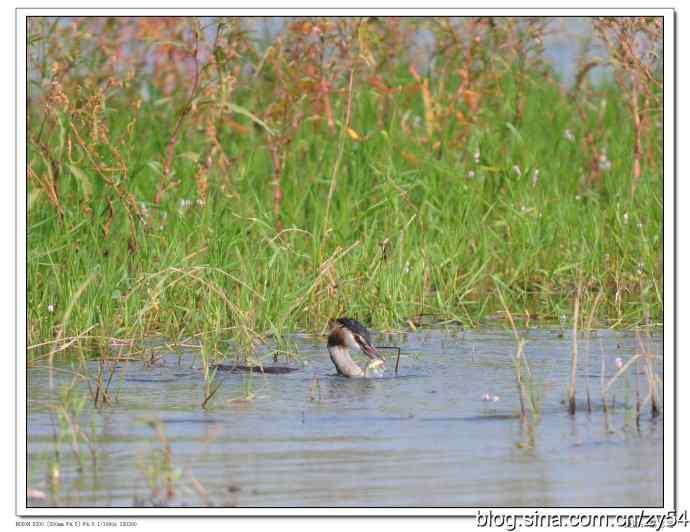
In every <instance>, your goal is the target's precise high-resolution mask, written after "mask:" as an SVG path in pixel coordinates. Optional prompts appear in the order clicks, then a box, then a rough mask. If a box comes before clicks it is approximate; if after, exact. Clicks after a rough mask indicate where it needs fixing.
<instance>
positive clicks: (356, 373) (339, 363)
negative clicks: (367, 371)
mask: <svg viewBox="0 0 690 532" xmlns="http://www.w3.org/2000/svg"><path fill="white" fill-rule="evenodd" d="M328 353H329V354H330V356H331V360H332V361H333V364H335V367H336V369H337V370H338V373H340V374H341V375H345V376H346V377H363V376H364V372H363V371H362V368H360V367H359V366H358V365H357V364H356V363H355V361H354V360H352V357H351V356H350V351H349V350H348V348H347V347H343V346H341V345H329V346H328Z"/></svg>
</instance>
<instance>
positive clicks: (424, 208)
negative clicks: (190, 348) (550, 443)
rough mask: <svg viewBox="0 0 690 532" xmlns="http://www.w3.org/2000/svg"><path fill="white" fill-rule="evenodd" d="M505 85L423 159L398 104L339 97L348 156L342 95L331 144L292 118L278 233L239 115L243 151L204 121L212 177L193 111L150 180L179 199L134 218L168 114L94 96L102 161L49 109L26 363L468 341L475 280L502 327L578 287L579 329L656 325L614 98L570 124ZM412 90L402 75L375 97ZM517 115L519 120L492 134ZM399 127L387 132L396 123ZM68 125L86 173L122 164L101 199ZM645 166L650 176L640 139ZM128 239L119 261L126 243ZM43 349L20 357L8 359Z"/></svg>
mask: <svg viewBox="0 0 690 532" xmlns="http://www.w3.org/2000/svg"><path fill="white" fill-rule="evenodd" d="M511 76H512V74H511V73H510V72H508V73H504V74H503V78H502V86H501V90H500V91H499V92H495V93H494V94H492V95H487V96H486V97H485V98H484V99H483V100H482V105H481V108H480V109H479V110H478V111H477V113H476V115H475V116H473V117H472V122H471V123H470V124H469V125H468V126H467V129H466V130H465V131H464V132H463V133H462V135H459V133H458V130H457V128H459V127H460V126H459V125H457V124H455V125H453V124H454V122H453V121H446V122H441V121H440V120H439V122H438V124H437V125H436V126H435V127H436V129H435V131H434V137H433V140H434V141H435V142H438V143H440V144H439V146H440V149H438V148H434V147H433V145H432V144H433V142H431V141H429V142H424V141H423V140H422V139H423V137H424V136H425V118H424V117H425V114H424V105H423V100H422V96H421V95H420V94H419V93H416V94H414V95H412V96H410V95H409V94H402V93H401V94H396V95H393V96H391V97H390V98H388V99H387V107H386V109H385V110H384V111H383V112H381V111H380V107H381V105H382V103H381V102H382V97H381V95H379V94H377V93H376V92H375V91H374V90H373V89H372V88H371V87H369V86H368V85H367V84H365V83H358V84H356V86H355V89H354V91H353V94H352V121H351V124H352V128H353V129H354V130H355V131H356V132H357V133H358V134H359V136H360V137H361V139H360V140H359V141H355V140H353V139H352V138H351V137H350V136H348V135H345V134H344V133H343V129H342V121H343V118H344V116H345V109H346V98H345V97H342V98H340V99H337V98H334V100H333V115H334V117H335V119H336V120H337V123H336V124H335V128H334V131H330V130H329V128H328V127H326V126H325V124H324V123H323V120H322V121H320V122H319V121H310V120H303V121H302V122H301V123H300V124H299V127H298V128H297V129H296V131H295V132H294V133H293V135H292V138H291V140H290V141H289V143H288V144H287V145H286V146H287V147H286V148H285V152H284V157H283V161H282V162H283V166H282V177H281V185H282V203H281V219H282V224H283V227H284V232H283V233H282V234H280V235H277V234H276V229H275V224H274V215H273V211H272V209H273V187H272V178H273V166H272V160H271V156H270V153H269V150H268V148H267V146H266V134H265V132H264V130H263V129H262V128H261V127H260V126H256V125H253V123H252V120H251V119H250V118H248V117H247V116H244V115H239V114H235V115H233V120H235V121H236V122H238V123H240V124H241V125H243V126H245V127H246V128H247V132H246V133H239V132H237V131H234V130H232V129H230V128H227V127H225V126H224V121H223V120H220V119H218V120H216V122H215V123H216V124H217V125H220V129H218V130H217V136H216V138H217V140H218V143H219V145H220V146H221V147H222V152H223V154H224V155H225V157H227V158H228V160H229V161H230V162H229V164H227V165H225V166H224V167H223V166H221V165H220V164H218V162H217V161H218V158H219V152H218V151H216V152H213V151H211V148H210V141H209V135H208V133H207V130H206V129H205V127H206V126H207V125H208V122H205V117H206V116H213V113H212V111H210V110H206V111H204V110H203V109H202V110H200V111H199V110H197V111H195V112H198V113H199V115H198V116H197V115H192V117H191V118H190V119H189V120H187V121H186V122H185V124H184V125H183V127H182V128H181V132H180V135H179V138H178V141H177V144H176V146H175V152H174V153H175V155H174V158H173V159H172V166H171V169H172V171H171V177H172V178H173V179H176V180H178V181H179V183H178V185H177V186H175V187H172V188H170V189H168V190H167V191H166V192H165V193H164V194H163V196H162V200H161V203H160V204H159V205H158V206H156V205H155V204H154V197H155V194H156V191H157V188H158V186H159V183H160V181H161V172H162V164H163V160H164V158H165V150H166V146H167V143H168V141H169V138H170V135H171V129H172V127H173V125H174V124H175V121H176V117H177V114H176V113H177V111H178V109H179V107H176V106H175V105H170V104H166V103H160V102H159V101H158V100H159V96H160V95H156V94H155V93H154V94H152V97H151V99H150V100H149V101H143V102H142V103H141V106H140V108H139V109H138V110H137V111H135V110H134V109H135V106H134V104H133V102H134V101H135V99H136V96H137V93H136V91H133V90H132V89H122V90H119V89H117V90H116V89H113V91H112V94H111V95H109V96H108V97H107V98H105V99H104V102H105V103H104V105H103V107H102V109H101V110H100V112H99V114H98V115H97V116H98V120H97V122H98V123H100V124H102V125H103V127H105V130H106V131H107V137H108V138H109V139H110V142H111V143H110V145H108V144H107V143H106V142H104V140H103V139H102V138H101V139H97V140H96V141H89V140H88V138H89V134H90V133H89V132H90V131H91V126H93V123H94V122H96V121H94V120H92V119H91V118H88V117H85V116H84V115H83V114H78V113H74V112H72V113H69V112H67V111H64V110H62V111H61V110H53V111H52V113H53V115H51V116H54V117H56V118H55V126H54V127H52V128H51V129H50V131H49V132H47V133H46V134H44V136H43V139H42V141H43V142H44V143H45V144H46V145H47V146H48V150H49V151H50V152H51V153H53V154H54V157H55V160H56V161H57V164H58V166H59V168H60V177H59V180H58V193H59V197H60V202H61V206H62V209H63V213H64V214H63V218H62V219H61V218H60V215H59V214H58V210H57V209H56V208H55V207H54V205H52V204H51V202H50V201H49V198H48V195H47V194H46V192H45V190H44V189H43V188H41V187H40V186H38V185H37V181H35V180H32V179H30V180H29V187H28V195H29V198H28V205H29V207H28V235H27V245H28V260H27V275H28V298H27V305H28V317H27V319H28V343H29V345H38V344H43V343H44V342H51V341H53V340H54V339H56V338H57V339H60V338H72V337H75V336H78V335H80V334H84V335H85V336H86V337H88V338H89V342H87V344H88V345H90V346H91V347H94V346H97V347H100V348H101V349H102V350H106V349H107V344H108V339H109V338H113V337H116V338H135V339H136V338H143V337H146V336H149V335H153V334H162V335H165V336H168V337H171V338H180V337H183V336H187V335H195V334H198V335H201V338H202V339H203V341H204V342H208V343H209V345H210V346H211V347H212V349H211V351H209V352H216V353H217V352H220V351H222V349H223V348H222V342H223V340H224V339H227V338H228V337H235V338H236V339H238V340H239V341H241V342H242V343H243V344H242V345H244V346H249V345H250V343H251V341H252V339H253V338H255V337H256V336H263V335H266V334H274V335H276V336H278V337H282V336H284V335H286V334H288V333H289V332H291V331H296V330H307V331H315V332H318V331H322V330H323V329H324V327H325V325H326V323H327V321H328V319H329V318H334V317H337V316H339V315H343V314H347V315H352V316H356V317H357V318H359V319H361V320H363V321H364V322H366V323H368V324H370V325H371V326H372V327H374V328H386V327H394V326H405V325H406V324H407V323H408V320H411V319H414V317H416V316H418V315H420V314H431V315H435V316H437V317H438V318H439V319H445V318H454V319H458V320H460V321H461V322H462V323H463V324H466V325H468V326H476V325H478V324H479V323H480V322H481V320H482V319H484V318H486V317H487V316H489V315H492V314H495V313H496V312H497V311H501V310H502V308H501V304H500V301H499V300H498V298H497V294H496V286H497V284H499V285H500V287H501V290H502V291H503V295H504V297H505V298H506V302H507V305H508V306H509V307H510V309H511V311H512V312H513V313H514V315H515V316H516V318H519V317H521V316H525V315H526V314H527V313H529V314H530V316H531V319H532V320H533V321H534V320H544V321H556V322H557V321H558V320H559V317H560V316H561V315H564V314H565V315H568V316H569V315H570V314H571V313H572V302H573V298H574V295H575V293H576V286H577V284H578V282H580V281H581V282H583V283H584V286H585V290H584V294H583V301H582V307H583V314H584V315H586V314H587V313H588V309H589V305H591V303H592V302H593V300H594V297H595V296H596V294H597V293H598V292H599V290H602V291H603V292H604V297H603V299H602V302H601V305H600V306H599V309H598V312H597V318H598V320H599V323H601V324H603V325H605V326H609V325H610V326H634V325H636V324H640V323H642V322H643V318H644V316H645V309H646V311H648V315H649V316H650V318H651V320H652V322H659V321H660V320H661V319H662V312H663V293H662V268H661V264H662V263H661V256H662V182H663V177H662V175H661V174H660V172H656V173H654V171H652V170H649V168H648V166H643V173H642V177H641V179H640V184H639V186H638V189H637V191H636V193H635V196H634V198H632V199H631V195H630V181H631V170H630V169H631V167H632V162H633V149H632V147H633V145H634V131H633V128H632V121H631V119H630V111H629V108H628V107H627V104H626V102H625V99H624V98H625V97H624V95H623V94H621V92H620V90H619V88H618V86H616V85H614V84H613V83H611V84H609V85H606V84H605V85H603V86H601V87H599V88H598V89H597V90H596V91H593V92H592V94H593V96H592V97H591V98H590V99H588V100H585V101H584V103H582V102H580V105H582V107H583V108H584V109H585V113H584V117H583V116H582V115H581V114H579V113H578V107H577V106H576V105H575V101H574V100H573V99H571V98H569V97H568V96H567V94H566V93H564V92H563V91H561V90H560V89H559V88H558V86H557V85H556V84H554V83H552V82H551V80H549V79H544V78H542V77H540V76H537V75H535V76H527V78H526V80H525V81H524V82H523V83H522V86H521V87H518V84H517V83H516V82H515V79H514V78H513V77H511ZM413 81H414V80H413V79H412V76H411V75H410V74H408V73H407V72H406V71H402V72H400V73H396V74H395V76H394V78H391V79H389V80H388V82H389V83H390V84H393V83H394V82H399V83H406V84H410V83H413ZM433 81H434V80H433V79H432V94H436V93H435V92H434V90H435V89H434V87H435V86H434V84H433ZM265 83H268V82H265ZM257 84H258V82H257ZM451 88H452V87H451ZM259 89H260V87H259ZM259 89H257V92H256V93H253V92H252V87H251V86H250V85H248V86H246V87H244V88H241V89H238V90H237V92H236V93H235V94H234V95H233V98H234V100H233V101H234V102H236V103H237V104H238V105H240V106H242V107H243V108H245V109H249V110H252V109H253V110H254V111H253V112H257V113H258V109H260V108H261V107H260V106H261V102H262V98H264V97H265V95H263V94H262V93H261V92H260V90H259ZM95 90H96V89H95V88H94V87H90V88H89V87H87V88H85V89H84V92H85V93H88V92H89V91H91V93H94V91H95ZM261 90H263V89H261ZM447 90H448V91H449V92H451V91H450V88H449V89H447ZM518 91H519V92H518ZM65 92H66V93H67V94H68V97H69V98H77V95H76V94H71V93H69V91H68V89H67V88H66V89H65ZM517 98H522V100H523V101H524V109H523V113H522V117H521V119H520V120H519V122H517V123H513V122H515V105H514V102H515V101H517ZM604 100H605V101H606V105H605V108H603V107H602V104H601V102H602V101H604ZM29 107H30V109H29V114H30V126H29V129H30V131H33V132H36V131H37V130H38V128H39V127H40V125H41V120H42V118H43V116H44V115H43V114H42V113H43V110H42V109H41V108H40V106H38V105H35V106H33V107H32V106H31V105H30V106H29ZM602 109H603V111H602ZM204 112H207V113H208V115H204V114H203V113H204ZM406 114H407V115H408V120H407V121H406V124H407V126H406V127H407V128H409V130H408V131H406V130H405V128H404V127H402V126H401V123H402V122H403V117H404V116H405V115H406ZM379 115H381V117H382V118H380V119H379V120H377V116H379ZM94 116H96V115H94ZM414 117H419V119H417V122H418V123H419V125H418V126H417V127H415V124H414V122H415V118H414ZM216 118H218V117H216ZM90 120H92V121H90ZM652 120H656V119H655V118H652ZM70 122H72V123H73V124H75V127H76V129H77V130H79V131H80V132H81V134H82V137H83V138H84V139H86V142H87V144H89V145H90V146H92V147H93V150H94V152H95V153H97V154H98V156H99V157H100V163H101V164H102V165H103V166H104V167H107V168H120V167H121V166H124V167H125V168H126V169H127V172H126V177H125V176H123V174H122V172H119V171H113V172H112V173H110V174H109V175H110V176H111V178H113V179H114V180H115V185H114V186H110V185H109V184H108V183H107V182H105V181H104V179H103V178H102V177H100V176H99V174H98V172H97V171H96V170H95V169H94V165H93V164H91V163H90V162H89V159H88V157H87V156H86V152H85V150H83V149H79V147H78V143H77V141H76V138H75V136H74V135H73V134H72V133H71V132H70V131H71V130H70ZM443 124H450V125H449V126H448V127H445V126H443ZM381 126H382V127H381ZM442 126H443V127H442ZM128 127H131V130H129V132H128ZM595 128H598V131H599V137H598V138H599V139H600V144H599V146H600V147H602V146H603V147H605V149H606V155H607V157H608V159H609V160H610V162H611V166H610V169H608V170H607V171H604V172H602V174H601V176H600V177H599V180H598V181H597V182H594V183H588V182H587V181H586V176H587V169H588V168H589V166H590V157H591V154H589V153H586V152H585V150H584V146H585V144H584V142H583V138H584V136H585V135H587V133H588V132H590V131H591V130H593V129H595ZM566 130H570V131H571V132H572V134H573V135H574V137H575V141H574V142H572V141H569V140H568V139H567V138H566ZM660 133H661V132H660V131H657V134H658V138H659V139H660V138H661V135H660ZM458 138H460V139H462V142H458V141H457V139H458ZM342 139H344V142H343V144H342V147H343V148H342V149H343V151H342V157H341V159H340V164H339V165H338V166H337V168H336V171H335V178H336V189H335V194H334V195H333V198H332V203H331V205H330V208H329V211H328V213H327V212H326V210H327V203H328V201H327V198H328V194H329V187H330V185H331V176H332V175H333V173H334V167H336V162H337V161H338V158H339V149H340V146H341V141H342ZM68 142H71V150H72V153H71V154H69V153H68ZM114 148H116V149H117V152H118V154H119V155H116V153H115V149H114ZM477 153H478V154H479V157H478V160H477V162H475V154H477ZM70 157H71V159H70ZM118 157H119V159H118ZM206 157H211V158H212V159H213V163H212V164H211V165H210V166H208V167H204V172H205V173H204V177H205V179H206V180H207V183H208V188H207V190H206V194H207V196H206V203H205V205H203V206H200V205H198V204H197V199H198V198H199V197H200V195H199V187H198V183H197V180H196V179H195V176H196V175H197V174H198V172H199V171H200V170H199V168H200V166H199V164H198V161H199V160H201V161H203V160H204V159H205V158H206ZM653 157H654V158H655V160H656V161H660V160H661V146H660V141H659V145H655V146H653ZM29 161H30V163H31V165H32V168H33V170H34V172H35V173H36V174H37V175H42V174H46V172H48V169H49V164H47V162H46V159H45V157H43V156H42V153H41V150H39V149H37V147H36V145H35V144H33V143H30V144H29ZM659 165H660V163H659ZM518 168H519V172H518V171H517V169H518ZM537 170H538V178H537V179H536V180H535V179H533V178H534V173H535V171H537ZM117 187H119V190H122V191H124V193H125V194H126V195H131V199H132V201H135V202H136V203H137V204H138V205H140V207H141V206H142V205H143V206H145V209H142V211H141V216H136V215H134V216H133V218H132V220H130V219H129V218H128V215H127V209H126V204H127V201H128V200H127V197H129V196H123V198H125V199H121V198H120V197H119V196H118V194H117V193H116V192H115V191H116V188H117ZM108 201H111V202H112V205H113V210H112V219H111V214H110V209H109V208H108V203H107V202H108ZM187 202H190V203H191V204H190V205H189V206H187ZM130 212H134V211H133V210H132V209H131V208H130ZM106 230H107V236H106V235H105V233H106ZM133 237H134V238H135V240H136V250H135V251H131V250H130V248H129V246H128V244H130V243H131V242H132V238H133ZM640 264H642V265H643V268H642V272H641V273H640V272H638V269H639V267H640ZM49 305H54V311H53V312H50V311H49ZM51 308H52V307H51ZM68 308H69V309H70V311H69V313H68V314H69V315H68V316H65V313H66V310H68ZM94 342H95V344H94ZM54 345H59V344H48V345H47V347H45V346H44V347H42V348H36V349H32V350H31V351H30V352H29V359H30V360H31V359H32V357H38V356H42V355H43V354H45V353H46V352H47V351H49V350H50V347H51V346H54ZM65 352H67V353H69V350H67V351H65Z"/></svg>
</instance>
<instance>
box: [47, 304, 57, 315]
mask: <svg viewBox="0 0 690 532" xmlns="http://www.w3.org/2000/svg"><path fill="white" fill-rule="evenodd" d="M48 312H50V313H53V312H55V305H53V304H52V303H49V304H48Z"/></svg>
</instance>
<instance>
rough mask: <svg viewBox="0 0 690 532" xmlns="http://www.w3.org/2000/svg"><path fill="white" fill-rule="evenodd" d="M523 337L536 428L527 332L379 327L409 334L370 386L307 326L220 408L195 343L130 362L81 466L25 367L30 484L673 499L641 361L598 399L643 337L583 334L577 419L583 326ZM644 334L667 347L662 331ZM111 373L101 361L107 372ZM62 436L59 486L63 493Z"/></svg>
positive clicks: (249, 502) (226, 392) (111, 489)
mask: <svg viewBox="0 0 690 532" xmlns="http://www.w3.org/2000/svg"><path fill="white" fill-rule="evenodd" d="M526 337H527V339H528V343H527V346H526V355H527V359H528V361H529V364H530V370H531V372H532V379H533V388H534V389H535V390H536V391H537V392H538V393H539V394H540V395H541V398H540V400H539V407H540V412H541V415H540V419H539V421H538V422H537V423H534V424H525V423H523V422H521V420H520V416H519V412H520V402H519V397H518V393H517V386H516V381H515V370H514V366H513V362H512V356H513V354H514V353H515V341H514V339H513V336H512V333H511V332H509V331H504V330H470V331H462V330H460V329H455V330H429V331H417V332H414V333H406V334H396V335H385V336H384V335H376V334H375V335H374V340H375V341H376V342H377V343H378V344H379V345H381V344H386V345H391V344H397V345H400V346H401V347H402V348H403V357H402V358H401V362H400V371H399V374H398V375H397V376H395V375H394V374H393V371H392V370H393V367H394V365H395V360H394V355H393V354H390V355H389V356H390V357H391V358H389V361H388V363H387V369H386V372H385V373H384V375H383V377H382V378H375V379H366V380H364V379H360V380H350V379H345V378H342V377H338V376H336V375H335V374H334V369H333V367H332V365H331V362H330V360H329V358H328V356H327V354H326V352H325V348H324V343H325V342H324V339H323V338H319V337H308V336H299V337H296V338H295V342H296V345H297V348H298V350H299V361H298V362H293V363H294V364H296V365H300V366H302V368H303V369H301V370H300V371H297V372H295V373H291V374H288V375H264V376H262V375H246V374H239V375H238V374H223V375H220V374H219V375H218V376H217V382H218V381H220V380H222V381H223V385H222V387H221V388H220V389H219V391H218V392H217V394H216V395H215V396H214V397H213V399H212V401H211V402H210V405H209V408H208V410H204V409H202V408H201V406H200V405H201V403H202V402H203V400H204V393H205V388H204V379H203V373H202V372H201V371H200V369H199V367H200V365H201V363H200V357H199V356H198V352H196V351H195V350H191V349H190V350H184V349H183V350H178V351H176V352H174V353H173V352H171V353H168V354H164V355H163V356H162V359H161V360H160V361H159V362H158V363H156V364H153V365H149V364H145V363H143V362H140V361H130V362H120V363H118V369H117V371H116V373H115V375H114V377H113V380H112V383H111V386H110V393H111V396H112V397H113V399H114V401H113V404H112V405H111V406H106V407H102V408H98V409H95V408H94V407H93V404H92V402H89V403H88V404H86V405H85V406H84V408H83V410H82V412H81V414H80V416H79V424H80V428H81V429H82V430H83V431H84V433H85V434H86V435H87V436H88V437H89V438H90V439H91V440H92V442H93V445H92V446H91V448H90V447H89V446H88V445H86V444H85V443H83V442H82V443H80V445H79V449H80V452H81V453H82V454H83V460H82V462H83V467H82V469H81V471H80V470H79V467H78V461H77V460H76V458H75V456H74V452H73V451H72V447H71V446H70V443H69V441H68V439H62V440H61V441H59V442H57V443H56V439H58V440H59V439H60V438H59V434H60V426H59V423H58V418H57V416H56V413H55V410H54V408H52V407H54V406H55V405H58V404H60V402H59V400H58V399H57V398H56V395H57V394H56V392H54V391H53V392H51V391H50V389H49V386H48V371H47V368H45V367H36V368H29V369H28V370H27V379H28V383H27V384H28V397H29V402H28V435H27V437H28V438H27V439H28V449H27V453H28V484H29V486H30V487H32V488H35V489H39V490H42V491H43V492H44V493H46V494H47V499H44V500H39V499H30V500H29V505H35V506H46V505H47V506H125V507H128V506H132V505H142V504H157V503H165V504H170V505H174V506H181V505H189V506H207V505H214V506H250V507H253V506H273V507H295V506H297V507H305V506H307V507H323V506H328V507H335V506H351V507H356V506H453V507H456V506H466V507H474V506H482V507H487V506H602V507H611V506H660V505H662V504H663V500H662V485H663V483H662V468H663V459H662V456H663V431H662V428H663V415H662V416H660V417H659V418H657V419H655V420H652V419H651V418H650V415H649V408H648V407H647V406H646V407H645V410H644V412H643V414H642V416H641V417H640V421H639V424H637V423H636V422H635V416H634V410H633V405H634V401H635V397H636V390H637V389H638V380H639V393H640V395H641V397H642V399H644V397H645V395H646V393H647V392H646V391H647V384H646V383H647V378H646V376H645V374H644V372H643V368H642V366H640V367H639V370H638V371H637V372H635V371H631V372H629V374H628V376H627V378H620V379H618V381H617V382H616V383H615V384H614V385H613V386H612V387H611V390H610V392H609V402H615V408H613V409H611V407H610V408H609V411H608V413H606V414H605V413H604V412H603V411H602V408H601V393H600V388H601V360H602V356H603V358H604V360H605V363H606V370H605V376H606V379H607V380H608V379H610V378H611V376H613V375H614V374H615V372H616V371H617V370H616V367H615V363H616V358H620V359H621V361H623V362H625V361H626V360H628V359H629V358H630V357H631V356H632V355H633V354H634V353H636V352H639V344H638V341H637V340H636V338H635V335H634V334H633V333H620V332H612V331H599V332H597V334H596V335H595V336H594V337H593V339H592V341H591V342H590V343H589V347H587V345H586V344H585V343H584V342H582V341H581V342H580V362H581V363H580V365H579V366H580V367H579V371H578V408H579V411H578V413H577V414H576V415H575V416H572V417H571V416H569V415H568V414H567V412H566V407H565V405H564V404H563V399H564V397H565V390H566V385H567V379H568V376H569V359H570V350H571V340H570V338H569V334H568V333H567V332H566V334H565V336H564V337H561V335H560V332H559V331H558V330H551V329H530V330H529V331H526ZM645 341H646V342H647V345H648V349H649V351H650V352H651V353H652V354H654V355H656V356H660V355H661V338H660V337H659V336H652V337H651V338H650V339H648V340H645ZM390 353H394V352H390ZM588 358H589V362H588V361H587V359H588ZM657 360H659V359H657ZM360 361H361V359H360ZM266 363H268V364H270V363H272V362H270V358H266ZM280 363H281V364H284V362H283V361H282V360H281V362H280ZM97 368H98V363H97V362H91V363H89V371H90V372H91V373H92V374H93V375H95V374H96V373H97ZM633 369H634V368H633ZM74 371H76V369H74V370H73V369H71V368H70V367H67V366H58V367H57V368H56V371H55V373H54V380H55V382H54V385H55V388H56V389H60V388H61V387H63V386H64V385H65V383H69V382H71V381H72V379H73V373H74ZM657 371H659V373H661V364H660V363H659V364H657ZM588 381H589V385H590V388H591V395H592V412H591V413H588V412H587V411H586V402H585V387H586V384H587V382H588ZM80 386H81V387H82V389H83V390H87V389H88V387H87V386H86V384H84V383H82V384H81V385H80ZM92 388H93V383H92ZM626 405H627V406H626ZM147 420H158V421H160V423H161V425H160V426H161V428H162V429H163V433H164V434H165V438H166V439H167V441H169V443H170V450H171V462H172V465H173V469H174V471H175V480H174V488H175V494H174V497H172V498H171V499H170V500H166V499H165V497H164V493H162V492H160V491H159V492H158V493H156V486H160V485H161V482H160V478H159V477H157V476H156V471H158V472H160V469H161V466H160V464H161V463H162V459H161V456H162V453H161V449H162V443H161V439H160V437H159V436H158V435H157V433H156V431H155V430H154V429H153V428H152V426H151V425H150V424H148V423H147ZM56 435H57V436H56ZM56 448H57V449H59V451H60V482H59V484H58V485H57V486H56V489H55V490H51V487H50V486H51V483H50V482H49V481H48V478H49V476H48V472H49V471H50V464H51V462H52V461H53V460H54V457H55V451H56Z"/></svg>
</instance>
